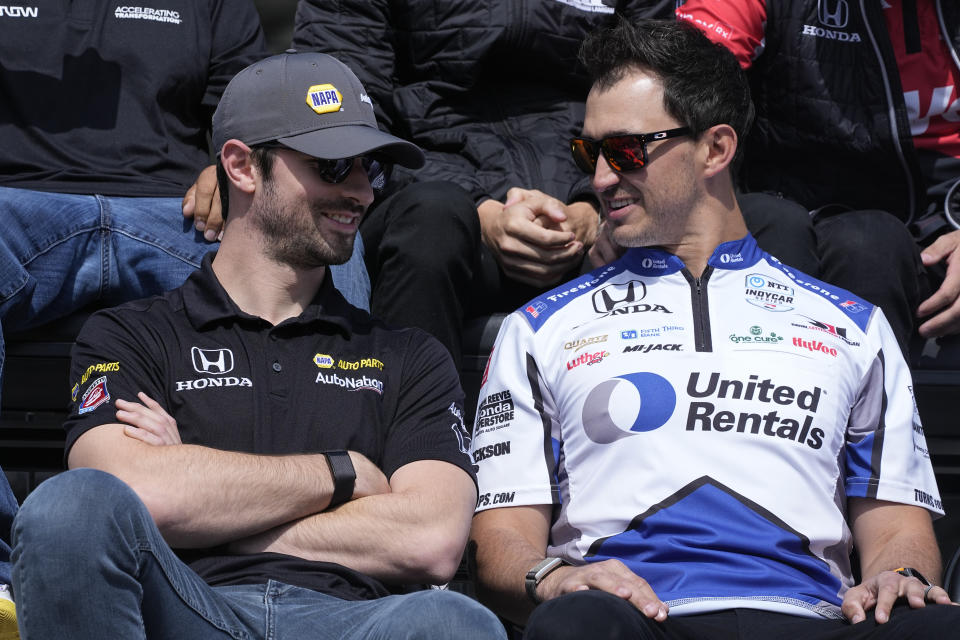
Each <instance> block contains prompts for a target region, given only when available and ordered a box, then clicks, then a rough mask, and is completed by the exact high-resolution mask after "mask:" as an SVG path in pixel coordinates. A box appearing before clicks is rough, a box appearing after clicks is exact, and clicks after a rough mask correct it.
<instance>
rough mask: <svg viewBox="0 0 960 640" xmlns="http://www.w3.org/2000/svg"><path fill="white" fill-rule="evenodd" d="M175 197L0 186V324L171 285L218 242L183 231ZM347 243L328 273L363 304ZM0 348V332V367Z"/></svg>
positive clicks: (359, 269)
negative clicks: (345, 255) (344, 258)
mask: <svg viewBox="0 0 960 640" xmlns="http://www.w3.org/2000/svg"><path fill="white" fill-rule="evenodd" d="M180 203H181V201H180V199H179V198H112V197H105V196H99V195H94V196H85V195H71V194H62V193H47V192H41V191H29V190H26V189H11V188H8V187H0V224H2V229H0V325H2V326H0V328H2V330H3V331H7V332H12V331H22V330H25V329H29V328H31V327H35V326H38V325H41V324H44V323H46V322H50V321H52V320H56V319H57V318H61V317H63V316H66V315H69V314H70V313H72V312H74V311H77V310H79V309H82V308H84V307H87V306H90V305H97V306H112V305H116V304H119V303H121V302H126V301H127V300H135V299H137V298H143V297H146V296H151V295H155V294H158V293H162V292H163V291H167V290H169V289H173V288H175V287H178V286H180V284H182V283H183V281H184V280H186V278H187V276H189V275H190V274H191V273H192V272H193V271H194V270H195V269H196V268H197V267H199V266H200V260H201V259H202V258H203V256H204V254H206V253H207V252H208V251H211V250H214V249H216V248H217V247H218V246H219V245H218V244H217V243H208V242H206V241H204V239H203V235H202V234H200V233H197V232H196V231H195V230H194V229H193V225H192V221H190V220H187V219H185V218H184V217H183V214H182V212H181V209H180ZM357 241H358V242H357V243H356V244H355V245H354V253H353V256H351V258H350V261H349V262H347V263H346V264H344V265H338V266H334V267H332V268H331V274H332V277H333V281H334V284H336V286H337V288H338V289H340V291H341V292H342V293H343V294H344V296H345V297H346V298H347V300H349V301H350V302H351V303H352V304H353V305H355V306H357V307H360V308H362V309H369V298H370V279H369V278H368V276H367V270H366V267H364V264H363V246H362V243H361V242H360V236H359V234H358V235H357ZM3 356H4V350H3V340H2V334H0V371H2V367H3Z"/></svg>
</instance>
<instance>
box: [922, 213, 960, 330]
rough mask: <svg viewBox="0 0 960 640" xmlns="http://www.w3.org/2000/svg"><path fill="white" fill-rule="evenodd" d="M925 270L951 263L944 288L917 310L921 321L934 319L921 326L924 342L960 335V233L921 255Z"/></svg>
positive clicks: (947, 235) (942, 238) (945, 237)
mask: <svg viewBox="0 0 960 640" xmlns="http://www.w3.org/2000/svg"><path fill="white" fill-rule="evenodd" d="M920 258H921V259H922V260H923V264H924V265H925V266H930V265H933V264H936V263H938V262H946V263H947V274H946V276H945V277H944V279H943V284H941V285H940V288H939V289H937V291H936V292H934V294H933V295H932V296H930V297H929V298H927V299H926V300H924V301H923V302H921V303H920V306H919V307H918V308H917V317H919V318H923V317H926V316H930V315H933V314H937V315H934V316H933V317H932V318H930V319H929V320H927V321H926V322H924V323H923V324H922V325H920V328H919V329H918V331H919V332H920V335H921V336H923V337H924V338H933V337H937V336H946V335H950V334H954V333H960V230H958V231H951V232H950V233H946V234H944V235H942V236H940V237H939V238H937V241H936V242H934V243H933V244H931V245H930V246H929V247H927V248H926V249H925V250H924V251H923V253H921V254H920Z"/></svg>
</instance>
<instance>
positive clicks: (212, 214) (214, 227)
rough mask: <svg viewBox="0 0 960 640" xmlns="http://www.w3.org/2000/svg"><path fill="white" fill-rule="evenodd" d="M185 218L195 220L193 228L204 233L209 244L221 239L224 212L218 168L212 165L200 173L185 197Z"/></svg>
mask: <svg viewBox="0 0 960 640" xmlns="http://www.w3.org/2000/svg"><path fill="white" fill-rule="evenodd" d="M182 207H183V217H184V218H193V226H194V227H195V228H196V230H197V231H202V232H203V237H204V238H205V239H206V241H207V242H213V241H214V240H217V239H218V238H219V237H220V232H221V231H222V230H223V212H222V211H221V210H220V188H219V187H218V186H217V167H216V166H215V165H210V166H209V167H207V168H206V169H204V170H203V171H201V172H200V175H199V176H197V181H196V182H194V183H193V186H192V187H190V188H189V189H187V194H186V195H185V196H183V205H182Z"/></svg>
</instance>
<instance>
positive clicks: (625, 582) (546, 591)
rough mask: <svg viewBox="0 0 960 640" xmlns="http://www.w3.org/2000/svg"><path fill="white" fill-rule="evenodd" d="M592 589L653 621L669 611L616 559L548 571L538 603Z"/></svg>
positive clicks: (647, 587)
mask: <svg viewBox="0 0 960 640" xmlns="http://www.w3.org/2000/svg"><path fill="white" fill-rule="evenodd" d="M587 589H596V590H598V591H606V592H607V593H611V594H613V595H615V596H617V597H619V598H623V599H624V600H627V601H629V602H630V603H631V604H632V605H633V606H635V607H636V608H637V609H639V610H640V611H641V612H642V613H643V615H645V616H647V617H648V618H652V619H654V620H656V621H657V622H663V621H664V620H666V619H667V613H669V611H670V608H669V607H668V606H667V604H666V603H665V602H661V600H660V598H658V597H657V594H656V593H654V591H653V589H652V588H651V587H650V585H649V584H647V581H646V580H644V579H643V578H641V577H640V576H638V575H637V574H635V573H633V572H632V571H630V569H628V568H627V566H626V565H625V564H623V563H622V562H620V561H619V560H604V561H603V562H597V563H595V564H594V563H591V564H586V565H582V566H576V567H571V566H564V567H560V568H559V569H556V570H554V571H552V572H551V573H550V574H549V575H548V576H547V577H546V578H544V579H543V582H541V583H540V585H539V586H538V587H537V595H538V596H540V598H541V599H542V600H551V599H553V598H558V597H560V596H562V595H564V594H567V593H572V592H574V591H586V590H587Z"/></svg>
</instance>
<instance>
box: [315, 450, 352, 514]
mask: <svg viewBox="0 0 960 640" xmlns="http://www.w3.org/2000/svg"><path fill="white" fill-rule="evenodd" d="M323 455H324V456H325V457H326V458H327V464H329V465H330V474H331V475H332V476H333V495H332V496H330V504H329V505H328V506H327V508H328V509H329V508H330V507H335V506H337V505H339V504H343V503H344V502H346V501H347V500H349V499H350V498H351V497H352V496H353V488H354V485H355V484H356V482H357V471H356V469H354V468H353V460H351V459H350V454H349V453H347V452H346V451H344V450H343V449H338V450H335V451H324V452H323Z"/></svg>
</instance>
